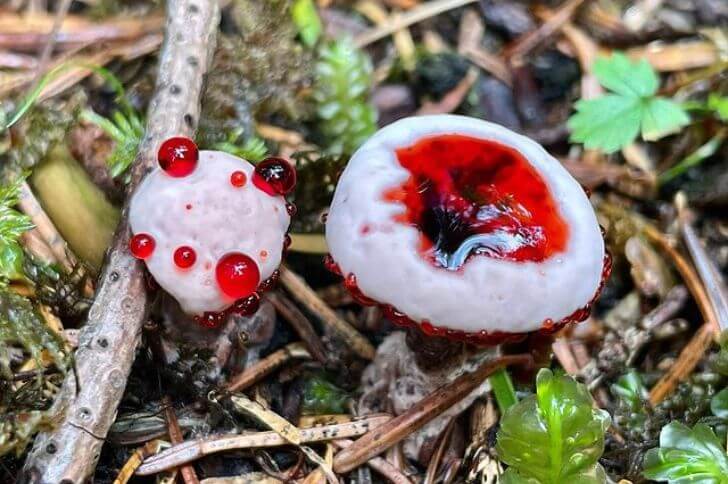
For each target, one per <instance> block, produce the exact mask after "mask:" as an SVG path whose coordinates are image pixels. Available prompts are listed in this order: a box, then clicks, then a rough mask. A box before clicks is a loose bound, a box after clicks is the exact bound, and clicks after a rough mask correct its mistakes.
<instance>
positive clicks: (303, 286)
mask: <svg viewBox="0 0 728 484" xmlns="http://www.w3.org/2000/svg"><path fill="white" fill-rule="evenodd" d="M280 282H281V284H283V286H284V287H285V288H286V289H287V290H288V291H289V292H290V293H291V295H292V296H293V297H294V298H295V299H296V300H297V301H298V302H299V303H301V304H302V305H303V306H304V307H306V309H308V310H309V311H310V312H311V313H313V314H315V315H316V316H318V317H319V318H320V319H321V321H322V322H323V323H324V324H326V325H327V326H329V327H330V328H331V329H332V330H333V331H334V332H335V333H336V334H337V335H338V336H339V337H340V338H341V339H343V340H344V342H345V343H346V344H347V345H348V347H349V348H351V349H352V351H354V353H356V354H357V355H359V356H360V357H362V358H365V359H367V360H371V359H372V358H374V353H375V350H374V346H372V344H371V343H370V342H369V340H368V339H366V338H365V337H364V336H362V335H361V334H360V333H359V332H358V331H357V330H356V329H354V328H353V327H352V326H351V325H350V324H349V323H347V322H346V321H344V320H343V319H342V318H341V317H339V315H338V314H336V312H335V311H334V310H333V309H331V308H330V307H328V306H327V305H326V303H325V302H324V301H323V300H322V299H321V298H320V297H319V295H318V294H316V291H314V290H313V289H311V286H309V285H308V284H307V283H306V281H305V280H304V279H303V278H302V277H301V276H299V275H298V274H296V273H295V272H293V271H292V270H290V269H288V268H287V267H285V266H282V267H281V277H280Z"/></svg>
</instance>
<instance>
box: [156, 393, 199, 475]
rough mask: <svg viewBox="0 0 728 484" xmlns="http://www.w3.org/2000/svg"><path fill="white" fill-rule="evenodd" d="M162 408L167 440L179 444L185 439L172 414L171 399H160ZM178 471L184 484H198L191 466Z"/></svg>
mask: <svg viewBox="0 0 728 484" xmlns="http://www.w3.org/2000/svg"><path fill="white" fill-rule="evenodd" d="M162 406H163V407H164V419H165V420H166V421H167V428H168V431H167V433H168V434H169V440H170V442H172V443H173V444H181V443H182V442H184V440H185V439H184V437H183V436H182V429H181V428H180V427H179V422H178V421H177V415H176V414H175V413H174V407H173V406H172V399H171V398H169V397H168V396H165V397H164V398H162ZM179 471H180V474H182V480H183V481H184V483H185V484H200V480H199V479H197V473H196V472H195V468H194V467H192V466H191V465H189V464H185V465H183V466H180V468H179Z"/></svg>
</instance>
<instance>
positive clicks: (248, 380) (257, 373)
mask: <svg viewBox="0 0 728 484" xmlns="http://www.w3.org/2000/svg"><path fill="white" fill-rule="evenodd" d="M310 357H311V355H310V354H309V353H308V351H306V348H304V347H303V345H302V344H301V343H291V344H289V345H288V346H285V347H283V348H281V349H279V350H278V351H274V352H273V353H271V354H269V355H268V356H266V357H265V358H263V359H262V360H260V361H259V362H257V363H256V364H254V365H252V366H250V367H248V368H246V369H245V370H243V372H242V373H240V374H239V375H237V376H234V377H233V378H231V379H230V382H229V383H228V384H227V386H226V387H225V390H226V391H228V392H242V391H243V390H245V389H246V388H248V387H250V386H251V385H254V384H255V383H257V382H259V381H260V380H262V379H263V378H265V377H266V376H268V375H270V374H271V373H273V372H274V371H275V370H276V369H278V368H280V367H281V366H282V365H284V364H285V363H286V362H288V361H290V360H292V359H294V358H295V359H300V358H310Z"/></svg>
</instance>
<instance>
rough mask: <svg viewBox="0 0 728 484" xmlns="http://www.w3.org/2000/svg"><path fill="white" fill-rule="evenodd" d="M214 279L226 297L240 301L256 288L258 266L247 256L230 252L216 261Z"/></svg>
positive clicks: (258, 281) (258, 273)
mask: <svg viewBox="0 0 728 484" xmlns="http://www.w3.org/2000/svg"><path fill="white" fill-rule="evenodd" d="M215 278H216V279H217V285H218V286H219V287H220V290H221V291H222V292H223V293H224V294H225V295H226V296H228V297H231V298H233V299H240V298H244V297H248V296H250V295H251V294H252V293H253V292H255V290H256V289H257V288H258V284H259V283H260V270H259V269H258V264H256V263H255V261H254V260H253V259H251V258H250V257H248V256H247V255H245V254H242V253H240V252H230V253H229V254H226V255H224V256H223V257H222V258H221V259H220V260H219V261H218V263H217V267H215Z"/></svg>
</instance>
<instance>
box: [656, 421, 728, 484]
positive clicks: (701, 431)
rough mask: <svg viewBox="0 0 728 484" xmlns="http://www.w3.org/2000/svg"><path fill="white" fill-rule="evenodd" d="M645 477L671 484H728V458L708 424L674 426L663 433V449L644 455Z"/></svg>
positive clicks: (665, 429)
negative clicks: (691, 426)
mask: <svg viewBox="0 0 728 484" xmlns="http://www.w3.org/2000/svg"><path fill="white" fill-rule="evenodd" d="M644 476H645V477H646V478H648V479H653V480H656V481H663V482H664V481H667V482H669V483H670V484H685V483H701V484H727V483H728V456H726V453H725V450H724V449H723V446H722V444H721V442H720V440H718V437H716V435H715V434H714V433H713V430H712V429H711V428H710V427H708V426H707V425H705V424H696V425H695V427H693V428H692V429H690V428H689V427H687V426H685V425H683V424H681V423H679V422H671V423H669V424H668V425H666V426H665V427H663V428H662V431H661V432H660V447H659V448H656V449H650V450H649V451H647V453H646V454H645V459H644Z"/></svg>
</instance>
